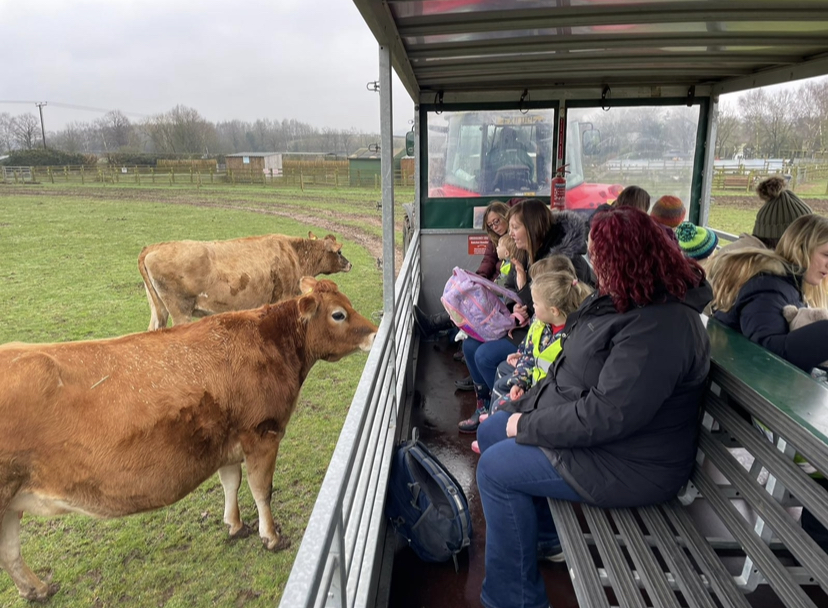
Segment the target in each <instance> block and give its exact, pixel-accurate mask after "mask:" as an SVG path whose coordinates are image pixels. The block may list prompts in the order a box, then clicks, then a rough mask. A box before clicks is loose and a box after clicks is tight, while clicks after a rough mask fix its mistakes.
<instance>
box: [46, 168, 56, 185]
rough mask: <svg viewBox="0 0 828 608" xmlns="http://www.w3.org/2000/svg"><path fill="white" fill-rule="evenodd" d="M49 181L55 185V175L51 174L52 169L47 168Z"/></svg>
mask: <svg viewBox="0 0 828 608" xmlns="http://www.w3.org/2000/svg"><path fill="white" fill-rule="evenodd" d="M48 173H49V181H50V182H52V183H53V184H54V183H55V174H54V173H52V167H48Z"/></svg>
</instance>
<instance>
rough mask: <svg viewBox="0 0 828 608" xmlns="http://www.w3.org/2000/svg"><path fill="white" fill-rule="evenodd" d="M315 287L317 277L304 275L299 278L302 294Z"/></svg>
mask: <svg viewBox="0 0 828 608" xmlns="http://www.w3.org/2000/svg"><path fill="white" fill-rule="evenodd" d="M314 287H316V279H315V278H313V277H302V278H301V279H299V290H300V291H301V292H302V295H305V294H308V293H310V292H312V291H313V288H314Z"/></svg>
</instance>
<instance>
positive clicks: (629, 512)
mask: <svg viewBox="0 0 828 608" xmlns="http://www.w3.org/2000/svg"><path fill="white" fill-rule="evenodd" d="M708 332H709V334H710V338H711V345H712V365H711V371H710V376H709V387H708V390H707V392H706V394H705V401H704V421H703V424H702V427H701V431H700V436H699V451H698V457H697V462H696V466H695V469H694V471H693V473H692V475H691V478H690V483H689V484H688V486H687V489H686V490H685V491H684V492H683V493H682V495H680V497H678V498H676V499H673V500H671V501H670V502H668V503H665V504H661V505H656V506H650V507H644V508H638V509H599V508H595V507H589V506H586V505H574V504H573V503H569V502H566V501H556V500H550V501H549V503H550V509H551V511H552V515H553V517H554V518H555V522H556V526H557V529H558V534H559V536H560V538H561V545H562V547H563V551H564V556H565V557H566V562H567V566H568V568H569V573H570V576H571V578H572V582H573V585H574V587H575V592H576V595H577V597H578V601H579V603H580V605H581V606H588V607H589V608H599V607H607V608H608V607H609V606H625V607H627V606H629V607H636V608H645V607H648V606H652V607H657V608H662V607H676V608H678V607H680V606H699V607H705V608H708V607H709V608H716V607H719V606H723V607H730V606H732V607H748V606H750V603H749V602H748V601H747V597H746V594H747V593H750V592H751V591H753V590H755V589H756V587H757V585H759V584H765V583H767V584H768V585H770V588H771V589H772V590H773V592H774V593H775V594H776V596H777V597H778V598H779V600H780V601H781V602H782V604H783V605H785V606H790V607H796V608H803V607H806V606H808V607H814V608H816V606H817V605H822V606H825V605H828V604H826V603H821V604H817V603H815V602H814V600H813V599H811V597H810V596H809V595H808V594H807V593H806V592H805V589H804V586H805V585H815V584H816V585H819V586H821V587H822V590H823V591H826V590H828V555H826V554H825V552H824V551H822V549H820V548H819V546H818V545H817V544H816V543H815V542H814V541H813V540H812V539H811V538H810V537H809V536H808V535H807V534H806V533H805V532H804V531H803V530H802V528H801V527H800V526H799V523H798V522H797V521H796V520H795V518H794V517H793V516H792V514H791V512H792V511H794V512H796V511H798V509H791V508H790V505H791V504H794V505H796V504H799V505H803V506H804V507H807V508H808V510H810V511H811V513H812V514H813V515H814V516H815V517H816V518H817V519H819V521H821V522H822V523H823V525H826V526H828V492H826V491H825V490H824V489H823V488H822V487H821V486H819V485H818V484H817V483H816V482H815V481H814V479H812V478H811V477H809V476H808V475H807V474H806V473H805V472H804V471H803V470H802V469H801V468H800V467H799V466H798V465H797V464H795V463H794V461H793V456H794V452H795V451H796V452H799V453H800V454H802V455H803V456H804V457H805V458H807V459H808V461H809V462H810V463H811V464H813V466H815V467H816V468H817V469H818V470H820V471H828V437H826V435H825V434H824V433H825V431H826V429H828V388H826V387H825V386H823V385H821V384H819V383H817V382H815V381H814V380H813V379H811V378H810V377H809V376H808V375H807V374H804V373H803V372H801V371H800V370H798V369H797V368H795V367H793V366H791V365H790V364H788V363H787V362H785V361H782V360H781V359H779V358H777V357H775V356H774V355H772V354H771V353H769V352H768V351H766V350H765V349H763V348H761V347H759V346H757V345H755V344H753V343H751V342H750V341H749V340H747V339H746V338H744V337H743V336H741V335H739V334H737V333H736V332H733V331H731V330H729V329H727V328H725V327H724V326H722V325H720V324H718V323H717V322H715V321H710V322H709V323H708ZM751 420H759V421H761V422H762V423H763V424H764V425H765V426H766V427H767V428H768V429H770V431H769V432H765V433H763V432H762V431H760V430H759V429H758V428H757V427H756V426H755V425H754V424H752V422H751ZM733 446H739V447H738V449H737V450H734V449H733ZM737 451H738V452H739V455H740V456H742V458H740V459H738V460H737V458H736V456H735V455H734V454H735V452H737ZM746 454H747V455H749V456H750V457H752V459H753V463H752V464H750V463H749V462H748V463H747V465H746V464H744V462H745V460H748V461H749V460H751V459H750V458H747V459H745V458H744V456H745V455H746ZM763 469H764V471H763ZM694 501H698V503H699V504H698V506H704V507H705V508H706V509H707V513H713V514H715V516H716V518H717V519H718V521H719V523H720V524H723V525H724V527H726V529H727V530H728V532H729V533H730V534H731V535H732V537H733V539H734V540H735V541H736V542H737V544H738V546H740V547H741V551H742V552H743V553H741V559H742V560H743V561H742V567H741V574H737V575H735V576H734V575H733V574H731V572H730V570H729V569H728V568H727V567H726V564H725V562H723V561H722V558H723V557H727V556H730V559H731V560H733V551H732V550H731V551H724V550H721V549H724V548H726V547H730V548H731V549H732V547H733V546H734V543H732V542H730V543H729V544H728V543H722V542H719V541H720V539H714V538H706V537H705V535H704V533H703V532H702V529H703V526H701V525H700V524H701V523H702V522H701V521H699V518H694V512H692V510H691V509H690V508H688V506H687V505H689V504H690V503H692V502H694ZM739 503H741V505H740V506H742V507H744V506H747V507H748V509H747V511H748V512H749V513H751V514H752V515H753V516H754V517H755V519H754V517H751V518H750V519H747V518H746V516H745V515H744V511H745V509H744V508H742V509H741V510H740V509H739V507H738V506H737V504H739ZM578 511H581V517H579V515H578ZM738 557H739V556H737V558H738ZM610 590H611V593H608V591H610ZM817 593H820V592H817Z"/></svg>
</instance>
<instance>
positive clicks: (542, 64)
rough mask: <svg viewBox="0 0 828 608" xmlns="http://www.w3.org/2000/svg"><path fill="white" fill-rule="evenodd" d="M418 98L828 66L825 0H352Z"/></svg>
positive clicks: (569, 93)
mask: <svg viewBox="0 0 828 608" xmlns="http://www.w3.org/2000/svg"><path fill="white" fill-rule="evenodd" d="M354 3H355V4H356V6H357V8H358V9H359V11H360V12H361V13H362V16H363V18H364V19H365V22H366V23H367V24H368V27H369V28H370V29H371V31H372V32H373V34H374V37H375V38H376V40H377V42H378V43H379V44H380V45H389V46H390V50H391V53H392V57H393V65H394V69H395V71H396V72H397V74H398V76H399V77H400V79H401V81H402V83H403V85H404V86H405V88H406V89H407V90H408V93H409V95H410V96H411V98H412V99H413V100H414V101H415V102H416V103H431V102H434V101H435V100H436V99H437V95H438V93H439V92H443V101H444V102H479V101H511V102H514V101H515V99H516V98H517V97H519V96H520V95H521V94H522V92H523V90H524V89H525V90H527V91H528V93H527V95H526V97H527V98H529V99H530V100H532V101H541V100H545V99H562V98H563V99H577V98H592V99H594V98H596V97H600V96H601V92H602V91H604V92H606V87H609V92H608V94H609V95H610V96H611V97H612V98H622V97H662V96H663V97H674V96H686V95H687V94H688V91H689V90H690V87H695V90H694V94H695V95H698V96H709V95H718V94H721V93H730V92H734V91H739V90H744V89H750V88H754V87H759V86H766V85H770V84H777V83H781V82H788V81H791V80H798V79H800V78H809V77H813V76H819V75H823V74H826V73H828V0H763V1H751V2H746V1H744V0H694V1H673V0H643V1H640V2H638V1H635V0H525V1H521V0H354Z"/></svg>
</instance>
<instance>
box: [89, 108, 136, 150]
mask: <svg viewBox="0 0 828 608" xmlns="http://www.w3.org/2000/svg"><path fill="white" fill-rule="evenodd" d="M97 124H98V128H99V129H100V131H101V139H102V140H103V141H104V142H105V147H106V148H107V149H108V150H120V149H121V148H125V147H127V146H128V145H129V141H130V136H131V135H132V123H131V122H130V121H129V118H127V117H126V116H125V115H124V114H123V113H122V112H120V111H118V110H115V111H113V112H107V113H106V114H104V116H103V118H101V119H100V120H99V121H97Z"/></svg>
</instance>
